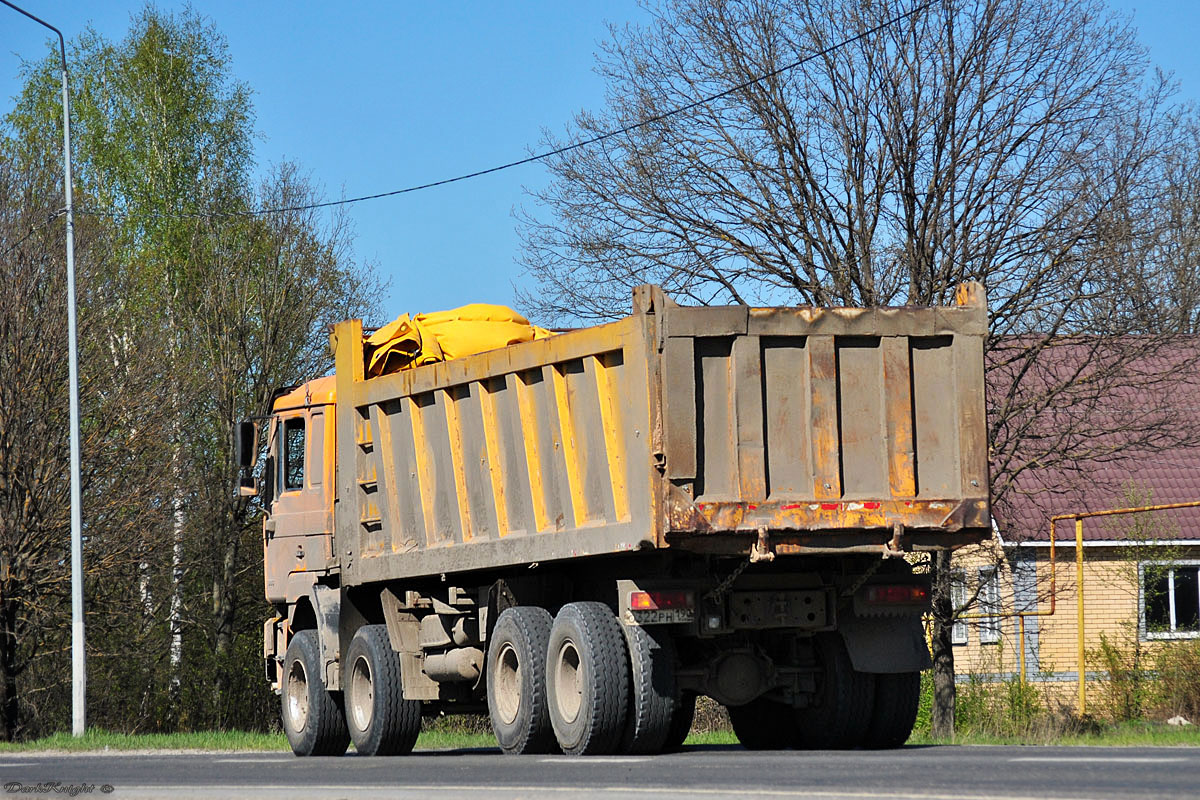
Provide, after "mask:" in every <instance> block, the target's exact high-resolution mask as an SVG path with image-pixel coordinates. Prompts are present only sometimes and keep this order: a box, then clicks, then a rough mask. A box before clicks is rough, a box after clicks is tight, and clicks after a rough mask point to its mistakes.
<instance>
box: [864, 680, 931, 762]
mask: <svg viewBox="0 0 1200 800" xmlns="http://www.w3.org/2000/svg"><path fill="white" fill-rule="evenodd" d="M920 704H921V673H919V672H897V673H895V674H887V673H879V674H876V675H875V703H874V705H873V707H872V710H871V722H870V724H869V725H868V726H867V735H866V736H865V737H864V738H863V742H862V746H863V747H869V748H872V749H876V750H878V749H883V748H890V747H899V746H900V745H902V744H904V743H905V742H907V741H908V737H909V736H911V735H912V729H913V725H914V724H915V723H916V721H917V708H918V706H920Z"/></svg>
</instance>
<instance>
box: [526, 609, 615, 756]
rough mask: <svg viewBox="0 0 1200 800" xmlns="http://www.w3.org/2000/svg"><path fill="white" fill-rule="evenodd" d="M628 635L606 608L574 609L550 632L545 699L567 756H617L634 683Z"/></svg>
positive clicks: (562, 614) (566, 611) (560, 617)
mask: <svg viewBox="0 0 1200 800" xmlns="http://www.w3.org/2000/svg"><path fill="white" fill-rule="evenodd" d="M627 658H628V656H627V655H626V647H625V634H624V632H622V630H621V623H619V622H617V618H616V617H615V616H614V615H613V613H612V611H610V610H609V608H608V606H606V605H604V604H603V603H595V602H584V603H569V604H567V605H565V606H563V607H562V610H560V611H559V612H558V616H557V617H555V619H554V626H553V627H552V628H551V629H550V645H549V648H548V650H547V667H546V694H547V697H548V699H549V706H550V724H551V725H552V726H553V727H554V735H555V737H556V738H557V739H558V744H559V747H561V748H562V750H563V752H564V753H566V754H567V755H573V756H577V755H594V754H607V753H613V752H615V751H616V750H617V748H618V747H619V746H620V744H621V736H622V734H623V733H624V730H625V714H626V705H627V703H628V695H629V679H628V676H627V671H628V667H627V666H626V659H627Z"/></svg>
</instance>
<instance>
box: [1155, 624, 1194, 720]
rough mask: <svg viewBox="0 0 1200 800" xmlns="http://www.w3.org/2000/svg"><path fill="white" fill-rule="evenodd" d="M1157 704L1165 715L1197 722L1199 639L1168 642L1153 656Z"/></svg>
mask: <svg viewBox="0 0 1200 800" xmlns="http://www.w3.org/2000/svg"><path fill="white" fill-rule="evenodd" d="M1156 666H1157V667H1158V670H1157V671H1158V704H1159V707H1160V710H1161V711H1162V712H1164V713H1165V715H1166V716H1168V717H1173V716H1175V715H1176V714H1181V715H1183V716H1184V717H1186V718H1187V719H1189V720H1191V721H1192V722H1193V723H1196V722H1200V640H1191V641H1184V642H1172V643H1170V644H1168V645H1166V646H1165V647H1164V648H1163V649H1162V651H1161V652H1160V653H1159V654H1158V658H1157V659H1156Z"/></svg>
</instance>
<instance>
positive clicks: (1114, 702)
mask: <svg viewBox="0 0 1200 800" xmlns="http://www.w3.org/2000/svg"><path fill="white" fill-rule="evenodd" d="M1133 639H1134V642H1133V646H1131V647H1124V648H1123V647H1121V646H1120V645H1119V644H1118V643H1114V642H1113V641H1111V640H1109V638H1108V636H1106V635H1105V634H1103V633H1102V634H1100V646H1099V647H1098V648H1096V649H1095V650H1091V651H1089V652H1088V654H1087V656H1088V661H1089V662H1091V663H1092V664H1094V665H1095V666H1096V667H1097V668H1098V669H1099V670H1100V671H1101V672H1103V673H1104V675H1105V678H1104V679H1103V680H1102V681H1100V684H1099V687H1098V690H1097V707H1098V708H1100V709H1101V710H1102V711H1103V712H1104V714H1105V716H1107V717H1109V718H1110V719H1112V720H1113V721H1115V722H1127V721H1130V720H1135V719H1141V718H1142V717H1143V716H1144V714H1145V712H1146V709H1147V708H1148V707H1149V705H1150V703H1151V702H1152V699H1153V694H1154V684H1153V682H1152V681H1151V677H1152V676H1151V674H1150V671H1149V670H1148V669H1147V668H1146V657H1145V656H1146V654H1145V651H1144V650H1143V649H1142V647H1141V643H1140V642H1139V641H1137V633H1136V631H1135V632H1134V633H1133Z"/></svg>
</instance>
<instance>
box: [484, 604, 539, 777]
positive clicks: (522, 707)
mask: <svg viewBox="0 0 1200 800" xmlns="http://www.w3.org/2000/svg"><path fill="white" fill-rule="evenodd" d="M552 622H553V618H552V617H551V616H550V612H549V611H547V610H546V609H544V608H537V607H536V606H516V607H515V608H509V609H506V610H505V611H504V612H503V613H501V614H500V616H499V618H497V620H496V627H495V629H494V630H493V631H492V635H491V637H490V640H489V644H488V659H487V681H488V688H487V695H488V717H489V718H490V719H491V722H492V731H494V732H495V734H496V741H497V742H498V743H499V744H500V749H501V750H503V751H504V752H505V753H509V754H510V755H520V754H522V753H549V752H552V751H553V750H554V731H553V730H552V729H551V728H550V717H549V715H548V714H547V711H546V647H547V644H548V642H549V641H550V625H551V624H552Z"/></svg>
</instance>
